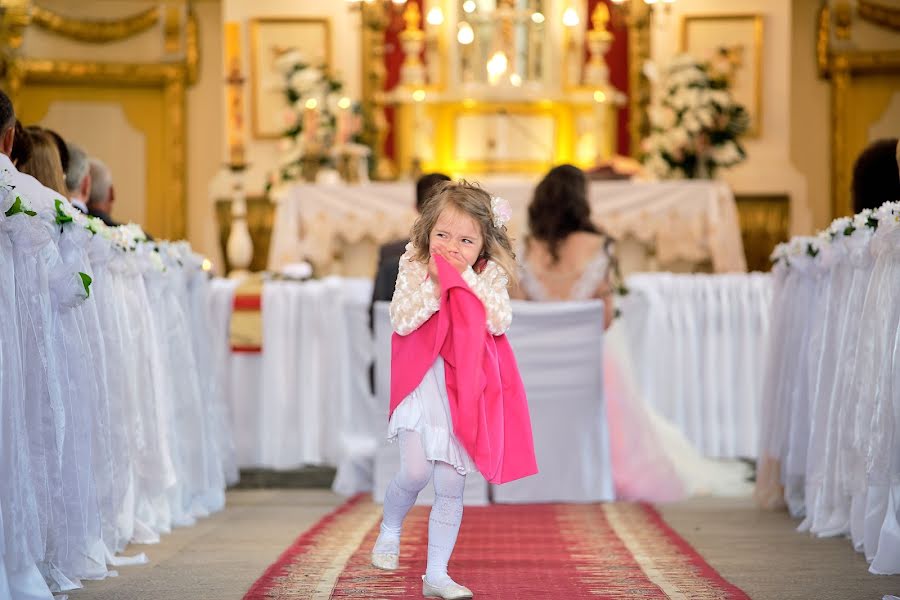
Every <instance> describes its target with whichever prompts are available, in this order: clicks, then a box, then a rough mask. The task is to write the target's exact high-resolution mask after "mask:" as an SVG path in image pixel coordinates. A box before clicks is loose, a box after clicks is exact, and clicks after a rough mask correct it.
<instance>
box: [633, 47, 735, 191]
mask: <svg viewBox="0 0 900 600" xmlns="http://www.w3.org/2000/svg"><path fill="white" fill-rule="evenodd" d="M728 88H729V78H728V74H727V73H726V72H723V71H722V70H720V69H714V68H712V67H711V66H710V65H708V64H705V63H701V62H699V61H697V60H695V59H693V58H691V57H690V56H687V55H682V56H679V57H678V58H676V59H675V60H674V61H672V64H671V65H670V66H669V68H668V70H667V72H666V74H665V77H664V79H663V81H662V82H661V85H660V88H659V89H660V91H661V96H662V97H661V98H660V99H658V102H657V104H656V105H655V106H653V107H652V108H651V110H650V115H649V116H650V123H651V133H650V135H649V136H648V137H647V138H646V139H645V140H644V142H643V150H644V160H643V162H644V166H645V167H646V168H647V170H648V171H649V172H650V173H652V174H653V175H655V176H656V177H657V178H659V179H708V178H713V177H715V174H716V171H717V170H718V169H720V168H722V167H731V166H734V165H736V164H738V163H739V162H741V161H743V160H744V158H745V157H746V154H745V152H744V148H743V147H742V146H741V144H740V137H741V136H742V135H743V134H744V133H745V132H746V131H747V127H748V125H749V117H748V115H747V111H746V110H745V109H744V107H743V106H741V105H740V104H738V103H737V102H735V100H734V99H733V98H732V96H731V94H730V93H729V91H728Z"/></svg>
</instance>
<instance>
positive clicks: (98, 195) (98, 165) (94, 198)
mask: <svg viewBox="0 0 900 600" xmlns="http://www.w3.org/2000/svg"><path fill="white" fill-rule="evenodd" d="M90 163H91V197H90V198H89V202H90V203H91V204H97V203H100V202H105V201H106V198H107V197H108V196H109V188H111V187H112V173H110V172H109V167H107V166H106V163H104V162H103V161H102V160H100V159H99V158H93V157H91V159H90Z"/></svg>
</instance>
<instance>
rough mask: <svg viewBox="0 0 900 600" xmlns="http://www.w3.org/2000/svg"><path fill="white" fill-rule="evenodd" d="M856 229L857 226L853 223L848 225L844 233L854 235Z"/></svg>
mask: <svg viewBox="0 0 900 600" xmlns="http://www.w3.org/2000/svg"><path fill="white" fill-rule="evenodd" d="M854 231H856V227H854V226H853V225H847V227H846V228H845V229H844V235H853V232H854Z"/></svg>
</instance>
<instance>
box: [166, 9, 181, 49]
mask: <svg viewBox="0 0 900 600" xmlns="http://www.w3.org/2000/svg"><path fill="white" fill-rule="evenodd" d="M165 9H166V12H165V18H164V19H163V40H164V47H165V52H166V54H177V53H178V52H180V51H181V22H182V20H183V18H184V8H182V7H181V6H176V5H172V4H169V5H166V7H165Z"/></svg>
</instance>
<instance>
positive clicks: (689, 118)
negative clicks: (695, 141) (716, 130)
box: [681, 111, 703, 133]
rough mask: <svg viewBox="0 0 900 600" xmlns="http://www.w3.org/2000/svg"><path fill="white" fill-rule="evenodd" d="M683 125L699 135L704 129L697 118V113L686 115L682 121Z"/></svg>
mask: <svg viewBox="0 0 900 600" xmlns="http://www.w3.org/2000/svg"><path fill="white" fill-rule="evenodd" d="M681 124H682V126H683V127H684V128H685V129H686V130H687V131H689V132H691V133H699V132H700V131H701V130H702V129H703V124H702V123H701V122H700V119H698V118H697V114H696V111H692V112H689V113H686V114H685V115H684V117H683V118H682V119H681Z"/></svg>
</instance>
